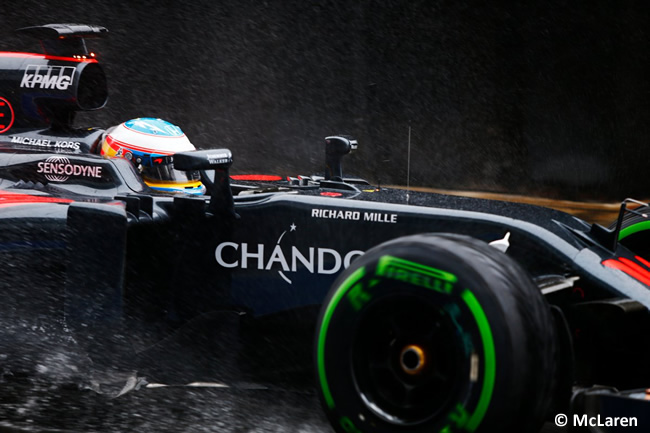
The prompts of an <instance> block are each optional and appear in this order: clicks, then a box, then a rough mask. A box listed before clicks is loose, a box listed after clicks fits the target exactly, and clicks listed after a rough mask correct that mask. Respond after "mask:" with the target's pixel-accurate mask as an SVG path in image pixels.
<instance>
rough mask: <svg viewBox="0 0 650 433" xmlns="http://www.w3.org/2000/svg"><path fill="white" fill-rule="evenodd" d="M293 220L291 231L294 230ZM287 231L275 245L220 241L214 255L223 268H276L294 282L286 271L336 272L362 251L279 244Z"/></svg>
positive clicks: (285, 277)
mask: <svg viewBox="0 0 650 433" xmlns="http://www.w3.org/2000/svg"><path fill="white" fill-rule="evenodd" d="M295 230H296V226H295V224H291V231H295ZM285 234H286V231H285V232H283V233H282V235H280V238H279V239H278V241H277V243H276V245H271V246H269V245H265V244H249V243H246V242H244V243H236V242H222V243H220V244H219V245H217V248H216V251H215V258H216V260H217V263H218V264H219V265H220V266H223V267H224V268H231V269H234V268H239V269H257V270H260V271H262V270H263V271H272V270H276V271H277V272H278V273H279V274H280V276H281V277H282V278H283V279H284V280H285V281H287V282H288V283H289V284H291V279H290V278H289V277H287V276H286V275H285V274H284V272H298V271H299V270H302V269H304V270H306V271H307V272H309V273H312V274H314V273H316V274H335V273H337V272H339V271H341V270H343V269H345V268H347V267H348V266H350V263H351V262H352V260H354V259H355V258H356V257H358V256H360V255H362V254H363V251H360V250H352V251H347V252H344V253H342V252H339V251H336V250H334V249H331V248H319V247H306V248H302V249H299V248H298V247H296V246H291V247H289V246H286V247H284V248H282V246H281V245H280V243H281V241H282V238H283V237H284V235H285Z"/></svg>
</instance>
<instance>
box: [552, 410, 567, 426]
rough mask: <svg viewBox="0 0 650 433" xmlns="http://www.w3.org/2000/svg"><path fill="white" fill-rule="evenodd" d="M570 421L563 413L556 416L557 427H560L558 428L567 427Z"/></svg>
mask: <svg viewBox="0 0 650 433" xmlns="http://www.w3.org/2000/svg"><path fill="white" fill-rule="evenodd" d="M568 420H569V419H568V418H567V416H566V415H565V414H563V413H559V414H557V415H555V425H556V426H558V427H564V426H566V425H567V422H568Z"/></svg>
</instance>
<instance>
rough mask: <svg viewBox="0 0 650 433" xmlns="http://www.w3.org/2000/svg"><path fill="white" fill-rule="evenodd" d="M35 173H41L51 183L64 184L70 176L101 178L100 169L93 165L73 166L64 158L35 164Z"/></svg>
mask: <svg viewBox="0 0 650 433" xmlns="http://www.w3.org/2000/svg"><path fill="white" fill-rule="evenodd" d="M37 166H38V169H37V170H36V172H37V173H42V174H44V175H45V178H46V179H47V180H49V181H52V182H65V181H66V180H68V179H69V178H70V177H71V176H77V177H90V178H101V177H102V167H101V166H95V165H81V164H73V163H71V162H70V160H69V159H68V158H66V157H64V156H51V157H49V158H47V159H46V160H45V161H42V162H39V163H38V164H37Z"/></svg>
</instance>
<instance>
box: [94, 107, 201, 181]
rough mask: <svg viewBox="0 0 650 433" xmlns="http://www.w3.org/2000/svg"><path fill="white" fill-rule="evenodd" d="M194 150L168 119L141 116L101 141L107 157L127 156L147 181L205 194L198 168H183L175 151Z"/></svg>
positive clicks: (114, 130)
mask: <svg viewBox="0 0 650 433" xmlns="http://www.w3.org/2000/svg"><path fill="white" fill-rule="evenodd" d="M188 150H195V147H194V145H192V143H190V140H189V139H188V138H187V136H186V135H185V134H184V133H183V131H182V130H181V128H179V127H178V126H176V125H173V124H171V123H169V122H167V121H166V120H162V119H154V118H151V117H141V118H137V119H131V120H129V121H126V122H124V123H121V124H119V125H117V126H115V127H113V128H110V129H109V130H108V131H107V132H106V134H105V137H104V139H103V141H102V144H101V149H100V154H101V155H102V156H104V157H105V158H125V159H128V160H129V161H131V162H133V164H134V165H135V166H136V168H137V169H138V170H139V171H140V174H141V175H142V179H143V180H144V182H145V183H146V184H147V185H148V186H149V187H150V188H153V189H156V190H161V191H166V192H185V193H189V194H204V193H205V187H204V186H203V184H202V183H201V181H200V178H201V176H200V174H199V172H198V171H180V170H176V169H175V168H174V165H173V156H172V155H173V154H174V153H177V152H185V151H188Z"/></svg>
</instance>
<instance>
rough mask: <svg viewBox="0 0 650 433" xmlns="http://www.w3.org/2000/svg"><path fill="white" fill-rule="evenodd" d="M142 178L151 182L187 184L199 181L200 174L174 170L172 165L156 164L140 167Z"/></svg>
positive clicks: (194, 171)
mask: <svg viewBox="0 0 650 433" xmlns="http://www.w3.org/2000/svg"><path fill="white" fill-rule="evenodd" d="M142 177H144V178H145V179H149V180H153V181H162V182H174V183H187V182H196V181H198V180H200V179H201V174H200V173H199V172H198V171H196V170H193V171H180V170H176V169H175V168H174V166H173V165H172V164H158V165H153V166H143V167H142Z"/></svg>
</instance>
